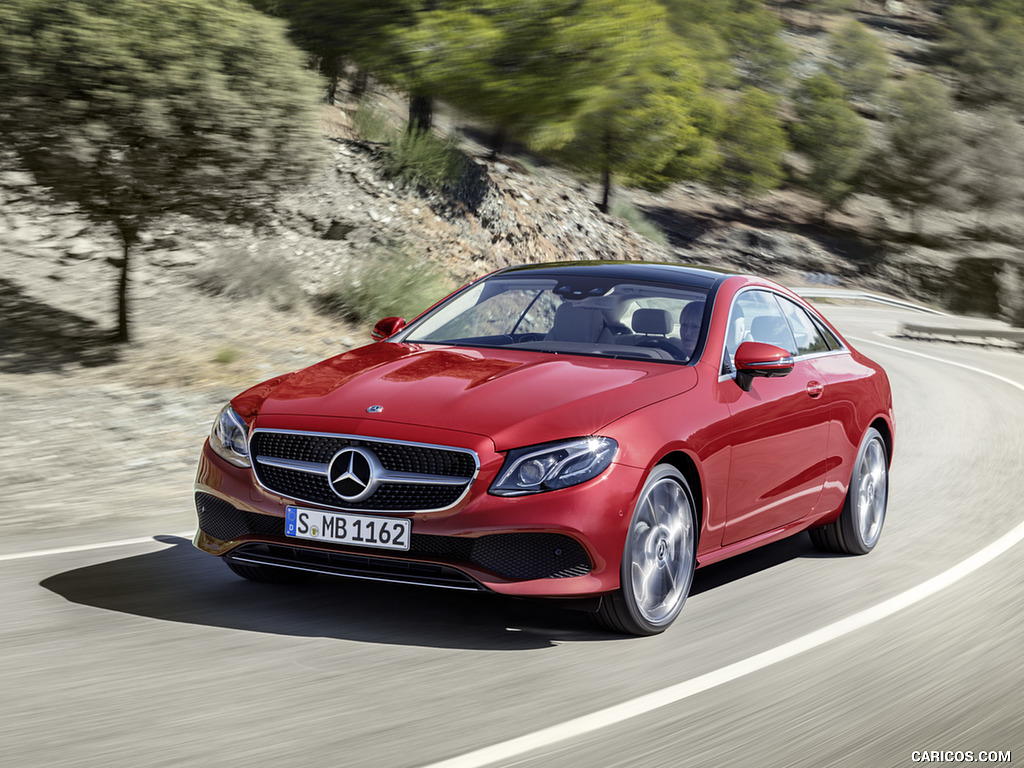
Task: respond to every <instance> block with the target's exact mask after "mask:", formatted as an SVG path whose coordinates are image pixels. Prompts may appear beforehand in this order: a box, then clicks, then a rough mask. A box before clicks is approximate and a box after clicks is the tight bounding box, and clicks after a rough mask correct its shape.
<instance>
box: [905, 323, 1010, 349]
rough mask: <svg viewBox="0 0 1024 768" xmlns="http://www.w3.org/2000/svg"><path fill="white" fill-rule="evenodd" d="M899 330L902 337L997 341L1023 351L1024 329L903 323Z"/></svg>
mask: <svg viewBox="0 0 1024 768" xmlns="http://www.w3.org/2000/svg"><path fill="white" fill-rule="evenodd" d="M900 330H901V331H902V333H903V335H904V336H918V337H925V338H932V339H952V340H954V341H960V340H965V339H972V340H979V341H983V340H986V339H998V340H1000V341H1004V342H1011V343H1014V344H1016V345H1017V346H1018V347H1020V348H1022V349H1024V328H949V327H944V326H941V325H919V324H917V323H903V324H902V326H901V328H900Z"/></svg>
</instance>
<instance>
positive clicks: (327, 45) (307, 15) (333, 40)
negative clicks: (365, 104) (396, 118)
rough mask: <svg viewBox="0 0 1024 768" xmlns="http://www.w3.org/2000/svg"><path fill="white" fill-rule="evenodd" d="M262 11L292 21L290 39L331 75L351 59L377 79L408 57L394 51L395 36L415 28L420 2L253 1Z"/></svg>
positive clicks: (396, 69) (400, 66)
mask: <svg viewBox="0 0 1024 768" xmlns="http://www.w3.org/2000/svg"><path fill="white" fill-rule="evenodd" d="M250 2H251V3H252V4H253V5H254V6H256V7H257V8H259V9H260V10H262V11H264V12H266V13H269V14H272V15H274V16H279V17H282V18H285V19H287V20H288V22H289V24H290V28H291V35H292V39H293V40H294V41H295V43H296V44H297V45H299V46H300V47H301V48H303V49H304V50H306V51H309V52H310V53H311V54H313V55H314V56H315V57H317V58H318V59H319V60H320V62H321V68H322V71H323V73H324V74H325V75H327V76H328V77H333V76H336V75H337V74H339V73H340V67H341V63H342V62H344V61H346V60H347V61H353V62H355V63H356V64H358V65H359V66H361V67H363V68H365V69H368V70H373V71H374V72H376V73H377V74H378V76H382V77H387V76H388V75H396V74H398V73H400V72H401V71H402V70H403V67H404V66H405V64H406V63H407V60H408V57H407V56H405V55H404V52H403V51H401V50H400V49H397V48H396V33H397V31H398V30H400V29H401V28H403V27H405V26H407V25H410V24H413V23H415V21H416V18H417V13H418V12H419V11H420V10H421V9H422V6H423V4H422V3H420V2H418V1H417V0H344V2H339V1H338V0H250Z"/></svg>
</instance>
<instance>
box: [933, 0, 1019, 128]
mask: <svg viewBox="0 0 1024 768" xmlns="http://www.w3.org/2000/svg"><path fill="white" fill-rule="evenodd" d="M1019 5H1020V4H1019V3H1005V4H999V3H980V4H978V3H970V4H968V3H962V4H960V5H957V6H956V7H954V8H952V9H951V10H950V11H949V12H948V13H947V14H946V18H945V28H944V33H943V37H942V40H941V43H940V45H939V51H940V54H941V55H942V57H943V59H944V60H945V61H946V63H947V64H948V65H949V66H950V67H951V68H952V69H953V70H954V71H955V72H956V74H957V76H958V77H959V78H960V81H961V83H962V89H963V92H964V95H965V96H966V97H967V98H969V99H970V100H972V101H974V102H976V103H992V102H1007V103H1009V104H1011V105H1013V106H1014V108H1016V109H1018V110H1019V109H1022V108H1024V9H1021V8H1020V7H1019ZM976 6H981V7H976ZM1007 6H1009V7H1007ZM1014 6H1018V7H1014Z"/></svg>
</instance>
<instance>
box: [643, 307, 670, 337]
mask: <svg viewBox="0 0 1024 768" xmlns="http://www.w3.org/2000/svg"><path fill="white" fill-rule="evenodd" d="M671 330H672V314H671V313H670V312H669V311H668V310H667V309H638V310H637V311H636V312H634V313H633V333H643V334H657V335H659V336H664V335H665V334H667V333H668V332H669V331H671Z"/></svg>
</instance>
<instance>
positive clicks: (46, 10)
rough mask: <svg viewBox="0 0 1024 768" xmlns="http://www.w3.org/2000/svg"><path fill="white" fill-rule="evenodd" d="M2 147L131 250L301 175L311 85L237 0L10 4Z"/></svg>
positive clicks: (0, 49)
mask: <svg viewBox="0 0 1024 768" xmlns="http://www.w3.org/2000/svg"><path fill="white" fill-rule="evenodd" d="M4 15H5V21H4V24H3V25H2V26H0V92H2V93H3V94H4V109H3V111H2V112H0V140H2V141H3V142H4V143H5V144H6V145H7V147H8V148H9V149H10V150H12V152H13V154H14V156H15V157H16V158H17V161H18V162H19V163H20V164H21V165H22V166H23V167H25V168H26V169H27V170H29V171H31V172H32V173H33V175H34V176H35V178H36V180H37V181H38V182H39V183H40V184H42V185H44V186H46V187H49V188H50V190H51V191H52V193H53V194H54V195H55V196H56V197H57V198H59V199H62V200H64V201H68V202H71V203H74V204H77V205H78V206H79V207H80V208H81V210H82V212H83V213H84V214H85V215H87V216H88V217H89V218H90V219H91V220H92V221H94V222H96V223H99V224H102V225H107V226H111V227H113V228H114V229H115V230H116V231H117V232H118V234H119V235H120V237H121V240H122V242H123V245H124V256H125V259H124V267H123V270H122V277H121V281H120V284H119V317H118V338H119V339H121V340H127V336H128V318H127V302H126V291H127V275H128V272H127V270H128V254H129V251H130V249H131V247H132V246H133V245H134V244H135V242H136V241H137V238H138V233H139V231H140V230H142V229H143V228H145V227H146V226H147V225H149V224H150V223H151V222H152V221H153V220H154V219H156V218H157V217H159V216H162V215H163V214H165V213H167V212H170V211H175V212H180V213H189V214H193V215H197V216H213V217H218V216H219V217H223V216H225V215H230V214H240V213H242V212H244V211H247V210H251V209H252V208H253V207H254V205H255V204H256V203H257V202H258V201H259V200H260V199H261V198H262V197H263V196H265V195H266V194H267V193H268V192H270V191H271V190H274V189H276V188H278V187H279V186H281V185H284V184H287V183H292V182H295V181H298V180H301V179H303V178H305V177H306V176H307V174H308V173H309V172H310V171H311V170H312V169H313V168H314V167H315V165H316V162H317V159H318V154H319V152H320V144H319V142H320V139H319V137H318V136H317V134H316V131H315V126H316V112H315V108H316V107H315V104H316V101H317V98H318V88H317V85H316V83H315V82H314V81H313V80H312V79H311V77H310V76H309V75H308V74H307V73H306V72H305V71H304V70H303V59H304V57H303V56H302V54H301V53H300V52H299V51H298V50H297V49H295V48H294V47H292V46H291V44H289V43H288V41H287V39H286V37H285V30H284V28H283V25H282V24H281V23H280V22H277V21H274V20H272V19H270V18H268V17H266V16H263V15H262V14H260V13H258V12H256V11H254V10H253V9H252V8H251V7H249V6H247V5H245V4H243V3H241V2H240V1H239V0H219V2H217V3H209V2H196V1H195V0H163V1H162V2H159V3H147V2H143V1H142V0H66V1H65V2H61V3H51V2H46V1H45V0H8V2H6V3H5V10H4Z"/></svg>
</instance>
